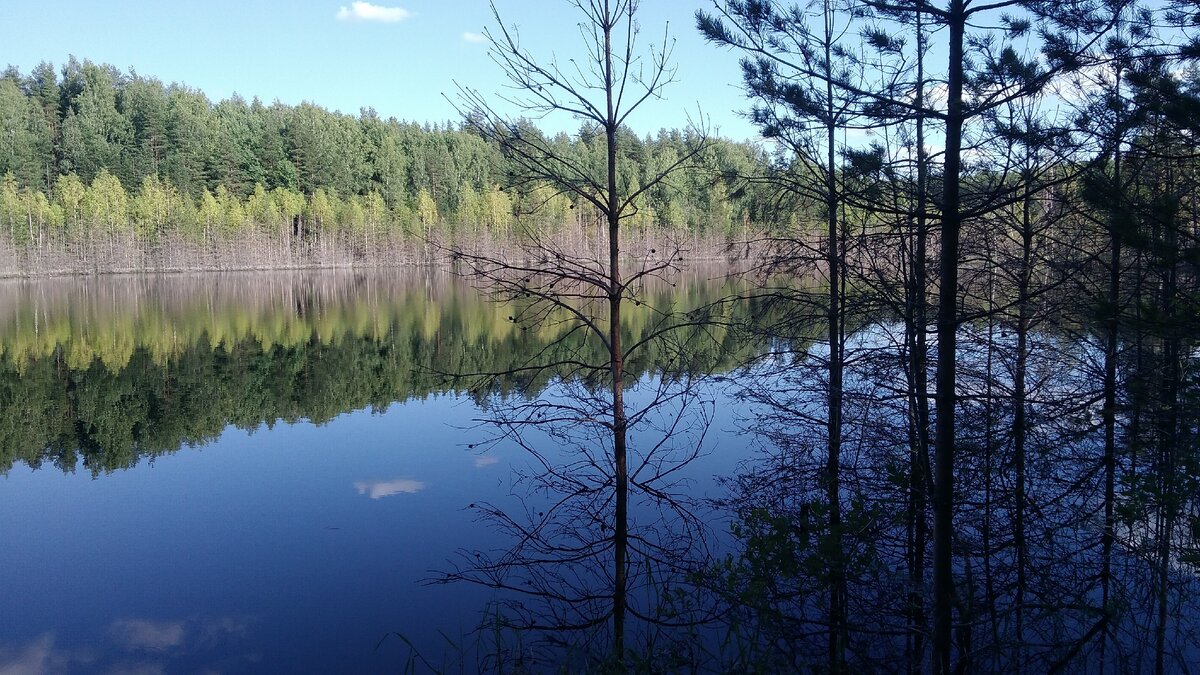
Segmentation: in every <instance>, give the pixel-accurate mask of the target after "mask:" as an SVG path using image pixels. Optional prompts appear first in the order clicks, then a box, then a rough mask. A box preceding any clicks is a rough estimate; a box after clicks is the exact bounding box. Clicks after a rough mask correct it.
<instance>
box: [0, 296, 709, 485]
mask: <svg viewBox="0 0 1200 675" xmlns="http://www.w3.org/2000/svg"><path fill="white" fill-rule="evenodd" d="M703 287H704V284H703V283H702V278H697V279H694V280H693V288H692V289H689V290H688V291H685V295H686V294H687V293H697V294H703V293H708V294H712V293H714V291H713V289H707V290H705V289H704V288H703ZM667 290H672V289H666V290H664V291H661V293H660V294H661V295H662V296H668V295H669V294H668V293H667V292H666V291H667ZM510 312H511V310H510V309H507V308H505V307H504V306H502V305H498V304H495V303H492V302H489V301H488V300H487V299H486V298H484V297H482V296H481V295H479V294H478V293H477V292H475V291H473V290H472V289H470V288H469V287H466V286H465V285H463V284H462V283H461V282H457V281H456V280H455V279H454V278H453V277H451V276H449V275H446V274H437V273H429V274H425V275H422V274H396V275H386V274H385V275H352V274H320V275H278V274H231V275H219V276H215V277H213V276H199V277H186V276H183V277H180V276H172V277H111V278H99V279H75V280H72V279H62V280H47V281H38V282H33V283H29V282H19V281H14V282H7V283H6V284H0V471H2V470H7V469H8V468H9V467H11V466H12V465H13V464H14V463H15V462H24V463H25V464H27V465H29V466H33V467H38V466H42V465H43V464H50V465H54V466H57V467H59V468H61V469H63V470H65V471H69V470H73V469H74V468H75V467H76V466H78V465H82V466H83V467H84V468H85V469H86V470H88V471H90V472H92V473H93V474H99V473H103V472H108V471H113V470H116V469H121V468H127V467H129V466H133V465H134V464H136V463H137V462H138V461H139V460H140V459H141V458H153V457H156V456H159V455H162V454H165V453H170V452H174V451H175V450H177V449H179V448H180V447H188V446H194V445H202V444H204V443H207V442H210V441H212V440H214V439H216V438H217V437H218V436H219V435H220V434H221V432H222V431H223V430H224V429H225V428H226V426H228V425H233V426H235V427H237V428H240V429H255V428H257V427H260V426H263V425H266V426H267V427H270V426H271V425H273V424H275V423H276V422H280V421H282V422H287V423H294V422H296V421H299V420H310V421H313V422H317V423H323V422H327V421H329V420H331V419H333V418H334V417H336V416H337V415H340V414H342V413H345V412H348V411H351V410H358V409H362V408H370V409H372V410H376V411H383V410H386V409H387V407H388V406H389V405H391V404H392V403H394V402H396V401H405V400H409V399H420V398H423V397H428V396H433V395H440V394H464V393H469V394H470V395H472V396H473V397H475V398H476V399H477V400H480V401H483V400H485V399H486V398H487V396H488V395H489V394H491V393H499V394H502V395H508V394H509V393H511V392H513V391H516V390H521V391H526V392H535V393H536V391H538V390H539V389H540V388H541V387H543V386H545V384H546V383H548V382H549V381H551V379H553V378H554V377H555V375H556V373H555V372H554V371H552V370H551V371H542V372H536V373H527V372H517V373H516V374H514V375H512V376H510V377H501V378H493V379H492V380H491V382H490V386H491V387H492V389H491V390H489V391H482V390H479V389H478V388H476V389H475V390H473V391H470V392H468V391H467V390H466V386H467V385H466V384H465V383H464V380H462V379H461V378H455V377H453V376H454V375H457V374H462V373H471V372H501V371H516V370H517V366H518V365H519V364H521V363H523V360H524V359H525V358H527V356H528V354H530V353H532V352H537V351H538V350H541V349H544V348H545V347H546V346H547V345H551V344H555V343H556V342H560V343H561V344H562V347H563V348H569V349H573V350H580V349H582V350H585V351H586V350H588V349H594V348H595V345H588V344H587V343H586V342H581V341H577V340H572V339H566V340H562V341H559V338H561V337H562V335H561V333H562V332H563V331H564V330H565V329H563V328H561V327H555V326H553V325H551V326H546V327H543V328H541V329H540V330H537V331H522V330H520V329H519V328H517V327H516V326H514V324H513V323H512V322H511V321H509V320H508V319H507V317H508V315H509V313H510ZM630 314H631V316H630V330H631V331H632V333H633V335H638V334H639V332H640V331H643V330H646V327H647V326H648V325H650V321H651V318H652V313H651V312H650V311H649V310H643V311H642V312H640V313H639V312H631V313H630ZM639 314H640V316H639ZM726 346H728V345H725V346H722V345H715V346H714V347H713V348H712V349H710V350H709V351H708V352H707V353H696V354H693V355H692V357H693V359H695V362H694V364H693V366H694V367H695V368H697V369H707V368H709V367H711V366H713V365H714V364H716V363H718V362H719V361H721V360H722V359H724V360H725V361H726V362H732V358H730V357H728V356H722V355H721V354H722V349H723V348H724V347H726ZM656 360H657V355H656V354H654V353H648V354H646V355H644V357H643V358H642V359H641V360H640V362H637V363H633V364H631V367H632V369H633V370H634V371H635V372H647V371H649V370H653V369H654V368H656V365H655V362H656Z"/></svg>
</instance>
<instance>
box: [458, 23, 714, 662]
mask: <svg viewBox="0 0 1200 675" xmlns="http://www.w3.org/2000/svg"><path fill="white" fill-rule="evenodd" d="M568 4H570V5H571V6H572V7H573V8H574V10H575V11H576V13H577V16H578V17H579V23H578V28H579V32H580V37H581V44H582V45H583V46H584V48H585V50H586V52H585V55H584V56H582V57H580V58H579V59H572V60H570V61H562V62H560V61H558V60H556V59H553V58H552V59H550V60H541V59H539V58H537V57H535V56H534V55H533V54H532V53H531V52H529V51H528V50H527V49H526V48H525V47H524V46H523V44H522V43H521V40H520V36H519V34H518V31H517V29H516V28H515V27H507V26H505V25H504V23H503V22H502V20H501V18H500V14H499V12H498V10H496V8H495V7H493V13H494V15H495V18H496V26H495V27H494V28H493V29H491V30H489V31H488V32H487V36H488V38H489V39H490V40H491V44H492V57H493V60H494V61H496V63H497V64H499V65H500V67H501V68H502V70H503V71H504V74H505V75H506V77H507V78H508V80H509V81H510V83H511V85H512V88H513V90H514V91H515V92H516V93H515V94H513V95H511V96H510V97H508V98H506V99H505V101H506V102H507V103H509V104H512V105H515V106H516V107H517V108H519V109H520V110H521V111H522V112H523V113H525V114H528V115H533V116H536V117H539V118H540V117H544V116H547V115H569V116H573V117H574V118H576V119H577V120H579V121H580V122H581V123H582V129H581V131H580V140H581V141H588V142H586V143H577V144H572V143H567V142H563V140H564V139H561V138H553V139H551V138H546V137H545V136H543V135H542V134H540V133H539V132H538V131H537V130H536V129H533V128H531V127H530V126H529V125H528V123H527V122H525V121H524V120H522V119H512V118H509V117H507V116H505V115H504V114H502V113H501V112H500V111H499V110H498V109H497V108H496V107H495V105H493V104H492V103H490V102H489V101H488V100H487V98H485V97H484V96H483V95H482V94H480V93H479V92H477V91H475V90H473V89H464V90H463V91H462V98H463V101H464V111H463V112H464V116H465V119H466V121H467V123H468V124H469V125H470V127H471V128H472V129H473V130H474V131H475V132H476V133H478V134H480V135H481V136H482V137H484V138H486V139H488V140H489V141H493V142H495V143H496V144H497V145H498V147H499V148H500V150H501V153H502V154H503V156H504V158H505V160H506V162H507V165H508V167H509V175H508V176H507V181H508V186H507V187H509V188H510V189H515V190H517V191H519V192H521V193H522V194H525V195H529V196H532V197H533V198H534V199H538V200H541V201H542V203H545V204H547V205H552V204H553V202H555V200H556V199H558V198H560V197H566V198H568V199H569V200H570V201H571V202H572V203H574V204H575V205H576V208H582V209H583V210H584V211H585V216H584V218H585V219H589V218H590V217H594V220H595V222H596V224H597V226H598V231H597V232H596V237H595V242H597V245H594V246H593V245H589V244H588V243H586V242H584V243H581V242H578V241H569V242H568V241H564V240H561V239H558V238H555V237H554V236H553V235H551V234H546V233H539V232H538V231H536V230H534V229H533V228H531V227H526V225H527V224H528V222H529V220H534V219H528V220H526V221H524V222H520V221H519V222H518V223H517V224H516V225H517V227H518V228H519V229H522V231H521V233H520V234H521V236H522V237H523V241H524V244H523V246H522V247H521V250H520V251H519V252H518V253H516V254H515V255H513V256H501V255H495V254H491V253H480V252H477V251H473V250H469V249H467V248H466V247H463V246H457V247H453V248H452V249H451V250H450V254H451V257H452V258H453V259H454V260H456V261H457V262H458V264H459V265H460V266H461V268H462V269H463V272H464V274H466V275H467V276H469V277H471V278H473V279H475V280H476V281H477V282H478V283H479V284H481V285H482V286H483V287H485V288H487V289H490V290H491V291H493V292H494V293H495V294H496V296H497V297H498V299H500V300H502V301H505V302H507V303H509V306H510V307H512V308H513V309H512V315H511V316H510V317H509V319H510V320H511V321H512V322H513V323H515V324H516V325H517V326H519V327H520V329H521V330H544V329H545V328H546V327H547V326H549V325H555V326H558V327H559V330H560V331H561V332H562V333H563V337H562V338H560V339H558V340H556V341H555V342H554V343H553V344H551V345H549V346H548V347H547V348H546V349H544V350H542V351H541V352H539V353H538V354H536V355H533V356H531V357H530V358H529V359H528V360H527V361H526V362H525V363H524V364H523V365H522V366H520V367H518V368H516V369H513V370H510V371H508V372H507V373H505V375H506V376H512V375H514V374H515V375H518V376H520V377H523V378H526V379H527V380H529V381H535V380H538V379H540V378H543V377H548V378H550V379H551V381H552V382H553V386H552V387H550V389H549V390H548V391H547V392H546V393H543V394H542V395H541V396H536V397H530V398H528V399H527V398H520V397H517V398H504V397H501V396H497V395H493V396H492V397H491V398H490V399H489V403H488V408H487V412H488V415H489V416H488V417H487V419H485V420H484V422H485V423H486V424H489V425H491V426H492V428H493V429H494V430H495V432H496V433H495V435H494V436H493V437H491V441H493V442H498V441H502V440H504V441H510V442H516V443H517V444H518V445H520V446H521V447H523V448H525V449H526V450H528V451H529V452H530V453H531V456H533V457H534V459H535V462H534V465H535V468H536V472H535V473H532V474H530V475H528V476H526V478H527V480H528V484H527V487H528V488H529V490H530V493H529V495H528V496H527V497H528V498H529V499H532V500H536V499H548V500H549V501H547V502H545V503H544V506H538V507H537V508H536V509H535V508H531V507H529V504H530V503H531V501H529V500H526V501H525V502H523V503H524V504H525V505H526V507H527V508H526V512H525V513H520V512H516V511H514V510H513V509H504V508H500V507H497V506H496V505H492V504H488V505H479V506H478V508H479V509H480V513H481V517H483V518H485V519H489V520H492V521H493V522H496V523H498V524H499V525H500V526H502V527H503V528H504V529H505V530H507V531H510V532H511V533H513V534H514V535H515V536H516V538H517V543H516V544H514V547H513V548H512V549H510V550H508V551H505V552H503V553H501V554H500V555H499V556H498V557H494V558H493V557H488V556H486V555H483V554H482V553H481V554H479V555H477V556H467V557H466V558H465V560H466V562H465V563H464V565H463V566H462V567H460V568H459V569H458V570H456V571H455V572H453V573H451V574H449V575H447V579H451V580H454V579H466V580H471V581H475V582H479V583H484V584H487V585H490V586H493V587H497V588H503V589H507V590H509V591H512V592H514V593H516V594H518V595H520V596H524V597H525V601H526V602H529V601H531V600H532V601H535V602H534V606H530V605H528V604H522V603H521V602H520V601H517V602H514V603H512V604H510V605H509V609H510V612H511V613H512V616H510V617H509V618H510V620H511V621H513V622H514V623H515V624H516V625H517V626H519V627H523V628H534V629H546V630H562V629H590V628H594V627H597V626H604V625H606V624H609V623H610V622H611V623H610V625H611V631H612V644H611V651H609V650H607V649H606V650H604V651H606V652H608V654H609V655H610V656H609V658H611V659H614V660H615V661H617V662H621V661H622V660H623V659H624V658H625V649H626V647H625V645H626V634H627V632H628V629H627V626H626V624H627V618H628V617H629V615H631V614H632V615H633V616H635V617H638V618H640V619H643V620H650V621H654V620H656V618H658V616H659V613H660V612H663V611H665V606H664V605H663V603H664V602H666V595H665V594H660V593H659V592H658V591H659V588H658V584H660V583H663V582H664V581H666V580H667V579H669V578H671V577H672V576H674V571H675V570H674V568H675V566H676V565H677V564H678V561H679V560H681V559H682V556H684V554H686V553H687V552H688V551H689V550H690V549H691V548H692V547H693V546H694V545H696V544H698V543H699V542H700V539H701V535H702V531H703V529H704V528H703V525H702V523H701V522H699V521H698V520H697V519H695V517H694V516H693V515H692V513H691V512H690V511H689V510H688V509H687V508H686V506H685V505H684V504H683V503H682V496H681V495H679V494H677V492H676V490H674V489H673V486H674V485H675V484H676V481H677V480H678V472H679V471H680V469H681V468H682V467H683V465H685V464H687V463H688V462H690V461H691V459H693V458H694V457H695V456H696V454H697V452H698V451H699V443H700V442H701V441H702V439H703V436H704V430H705V429H706V428H707V419H708V417H709V410H710V405H708V404H706V403H705V402H704V401H702V400H701V399H702V398H703V397H702V396H701V394H700V391H699V390H698V389H696V388H695V387H693V386H692V379H693V376H694V375H695V374H697V372H699V370H700V369H699V368H698V366H699V365H700V364H697V363H693V362H692V360H691V356H692V355H693V354H694V353H695V352H696V350H697V349H698V347H697V345H695V344H694V343H693V341H694V340H695V339H706V338H704V337H703V333H699V332H695V331H692V332H689V331H688V330H686V329H687V328H688V327H689V326H690V327H696V326H700V325H702V324H703V323H704V320H705V317H703V316H701V314H700V313H697V314H694V315H692V316H690V317H682V316H680V315H679V314H678V313H677V312H675V311H673V310H672V308H670V307H661V306H659V307H652V306H649V305H648V304H647V302H646V300H645V292H646V289H647V287H648V286H651V285H654V284H666V283H669V280H668V276H669V275H671V274H672V273H676V272H678V271H679V269H680V267H679V265H680V261H681V259H682V250H681V249H680V248H679V247H678V246H672V247H670V249H669V250H663V251H659V250H656V249H654V248H646V247H644V246H643V247H642V248H640V249H638V248H635V249H633V250H629V249H628V248H627V246H626V243H627V242H628V241H629V238H628V237H627V236H626V230H627V229H628V228H629V226H630V224H631V222H633V221H634V220H635V219H637V218H638V216H639V213H640V211H641V209H643V208H644V206H645V200H646V198H647V196H648V195H649V194H650V192H651V191H652V190H654V189H655V188H658V187H660V186H661V185H662V184H663V183H664V182H665V181H666V179H667V178H668V177H669V176H670V175H671V174H672V173H673V172H675V171H676V170H678V169H679V168H681V167H683V166H685V165H686V164H687V163H688V162H689V161H690V160H691V159H692V158H693V157H695V156H696V155H697V153H699V152H700V151H701V150H702V149H703V148H704V147H705V145H706V140H705V138H704V137H703V135H702V134H699V133H696V132H692V133H690V134H689V137H688V139H687V146H686V147H687V150H686V151H685V152H682V153H680V154H679V155H678V156H676V157H675V158H674V159H673V160H672V161H671V162H670V163H668V164H666V165H665V166H660V167H658V168H657V169H656V170H655V172H653V173H651V174H649V175H646V174H642V173H640V172H637V171H633V170H631V166H630V165H631V162H630V161H629V154H630V149H628V148H627V147H626V144H627V142H628V139H629V138H630V136H629V134H628V132H627V131H626V128H625V125H626V124H627V122H628V120H629V119H630V116H631V115H632V114H633V113H634V112H635V111H637V110H638V109H639V108H640V107H641V106H642V104H643V103H645V102H646V101H648V100H650V99H652V98H658V97H659V96H660V95H661V93H662V91H663V89H664V88H665V87H666V86H667V85H668V84H670V83H671V81H672V80H673V76H674V69H673V68H672V66H671V65H670V58H671V52H672V44H671V42H670V41H669V40H668V39H667V36H665V35H664V41H663V43H662V45H660V46H656V47H653V48H652V49H651V50H650V51H649V52H648V53H642V52H641V51H640V47H639V45H638V41H639V37H640V32H639V26H638V23H637V20H636V18H637V10H638V3H637V2H636V0H574V1H572V2H569V3H568ZM585 137H586V138H585ZM581 146H582V147H584V148H594V149H595V150H596V152H595V154H589V153H588V152H583V153H580V152H576V151H573V147H581ZM535 204H536V202H535ZM630 321H638V322H643V323H645V324H648V329H647V330H646V331H645V332H644V333H643V336H642V337H641V338H640V339H638V340H636V341H634V342H632V343H628V342H626V340H627V338H628V337H629V336H630V333H629V331H628V330H627V326H628V324H629V322H630ZM585 345H599V351H600V353H602V354H604V355H605V356H606V358H605V360H604V361H603V362H598V361H595V360H593V359H590V358H588V353H589V352H588V350H587V349H585ZM642 359H653V360H654V361H656V366H657V368H658V369H659V372H658V375H656V376H652V377H648V378H645V379H643V380H641V381H637V380H631V379H630V377H629V374H630V370H629V364H630V363H631V362H633V361H635V360H642ZM460 375H462V374H461V373H460ZM473 375H475V376H476V377H478V378H479V380H477V381H476V383H475V386H476V387H480V388H486V387H489V386H490V385H489V380H490V378H492V377H495V376H497V375H499V374H498V373H475V374H473ZM639 496H640V497H641V498H642V500H643V501H644V502H645V506H646V508H648V509H655V510H657V511H659V512H660V514H659V515H657V516H656V520H657V521H658V524H657V525H654V524H647V525H645V526H644V527H640V528H639V527H637V526H635V525H631V523H634V522H636V520H635V518H634V515H633V514H632V513H631V511H632V509H633V503H634V501H635V500H634V499H632V498H636V497H639ZM664 511H665V513H664ZM660 575H665V577H661V576H660ZM656 577H657V578H656ZM601 586H603V587H607V590H604V591H600V590H598V588H599V587H601ZM605 598H607V600H608V601H607V602H605V601H604V599H605ZM681 621H683V622H684V623H687V622H688V621H687V620H686V619H681Z"/></svg>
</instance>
